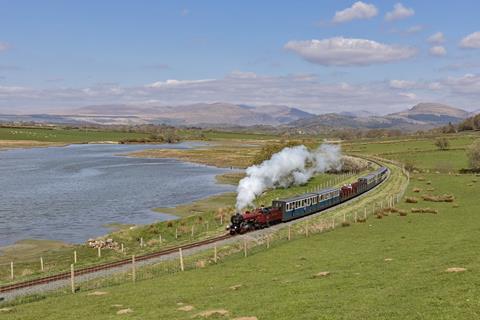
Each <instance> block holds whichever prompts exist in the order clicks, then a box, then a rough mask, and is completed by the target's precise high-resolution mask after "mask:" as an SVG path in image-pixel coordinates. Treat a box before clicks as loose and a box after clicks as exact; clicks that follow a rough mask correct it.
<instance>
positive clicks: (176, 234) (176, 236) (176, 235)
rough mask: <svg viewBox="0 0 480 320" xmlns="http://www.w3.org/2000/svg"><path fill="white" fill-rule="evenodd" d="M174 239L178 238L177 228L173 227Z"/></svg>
mask: <svg viewBox="0 0 480 320" xmlns="http://www.w3.org/2000/svg"><path fill="white" fill-rule="evenodd" d="M175 239H178V228H175Z"/></svg>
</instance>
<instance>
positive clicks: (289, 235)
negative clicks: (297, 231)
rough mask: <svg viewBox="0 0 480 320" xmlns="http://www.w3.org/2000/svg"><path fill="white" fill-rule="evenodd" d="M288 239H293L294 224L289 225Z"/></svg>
mask: <svg viewBox="0 0 480 320" xmlns="http://www.w3.org/2000/svg"><path fill="white" fill-rule="evenodd" d="M288 240H289V241H290V240H292V226H291V225H290V224H289V225H288Z"/></svg>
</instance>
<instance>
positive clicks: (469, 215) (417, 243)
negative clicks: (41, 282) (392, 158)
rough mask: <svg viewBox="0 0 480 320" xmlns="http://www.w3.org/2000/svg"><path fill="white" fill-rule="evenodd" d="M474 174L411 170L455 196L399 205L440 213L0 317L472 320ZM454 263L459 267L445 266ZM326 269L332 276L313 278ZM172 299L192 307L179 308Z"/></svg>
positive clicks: (372, 223)
mask: <svg viewBox="0 0 480 320" xmlns="http://www.w3.org/2000/svg"><path fill="white" fill-rule="evenodd" d="M418 178H420V179H418ZM473 180H476V177H474V176H471V175H462V176H451V175H444V174H422V175H417V176H415V177H413V178H412V182H411V184H410V187H409V191H408V196H417V197H418V194H419V193H416V192H413V189H414V188H421V189H423V190H426V189H427V188H430V189H431V188H435V190H434V191H431V192H430V193H434V194H443V193H451V194H454V195H455V201H454V202H453V203H445V202H442V203H432V202H426V201H420V202H419V203H417V204H406V203H403V204H401V206H400V207H401V208H403V209H405V210H407V211H409V210H410V209H411V208H412V207H427V206H428V207H432V208H435V209H437V210H438V214H427V213H423V214H418V213H410V212H409V213H408V215H407V216H405V217H402V216H399V215H397V214H391V215H390V216H388V217H384V218H383V219H374V218H371V219H369V220H368V222H367V223H363V224H360V223H359V224H354V225H352V226H350V227H347V228H340V229H338V230H336V231H335V232H329V233H325V234H321V235H314V236H311V237H310V238H305V239H297V240H295V241H291V242H284V243H281V244H279V245H278V246H274V247H272V248H271V249H270V250H264V251H260V252H258V253H256V254H254V255H253V256H250V257H248V258H243V257H242V256H241V255H237V256H234V257H232V258H230V259H228V260H227V261H225V262H223V263H220V264H219V265H217V266H211V267H208V268H205V269H200V270H194V271H187V272H185V273H182V274H175V275H170V276H165V277H160V278H156V279H152V280H149V281H143V282H139V283H137V284H135V285H132V284H124V285H120V286H115V287H111V288H107V289H106V290H105V291H106V292H107V294H106V295H103V296H87V295H86V293H80V294H77V295H61V296H57V297H50V298H47V299H45V300H42V301H38V302H33V303H28V304H21V305H17V306H13V307H12V308H13V309H12V310H11V311H10V312H8V313H5V315H4V317H5V318H6V319H36V317H37V316H38V315H39V314H42V318H43V319H62V318H75V319H84V318H86V317H88V316H87V315H88V314H95V318H96V319H111V318H114V317H117V315H116V312H117V310H118V309H119V308H130V309H131V310H132V311H133V312H132V313H130V314H126V315H124V316H123V317H125V318H131V319H159V318H162V319H190V318H192V316H194V315H196V314H198V313H200V312H204V311H208V310H218V309H222V310H226V311H228V312H229V315H228V316H225V317H219V318H225V319H233V318H235V317H246V316H256V317H257V318H258V319H338V318H341V319H475V318H477V317H478V315H479V313H480V304H479V302H478V296H479V294H480V288H479V287H478V286H477V285H476V283H477V282H478V272H479V270H480V258H479V257H478V254H477V252H478V250H479V245H478V243H477V241H476V234H477V233H478V229H479V228H480V222H479V221H478V217H477V215H476V211H475V208H476V205H477V201H476V191H475V190H476V188H475V187H474V186H471V187H468V188H467V187H465V186H467V185H468V184H472V181H473ZM473 184H475V182H473ZM459 190H462V191H464V192H459ZM423 192H425V191H422V192H421V193H423ZM457 206H458V207H457ZM452 267H462V268H466V271H465V272H459V273H449V272H446V270H447V269H448V268H452ZM323 271H327V272H329V273H330V274H329V275H328V276H325V277H315V275H316V274H317V273H319V272H323ZM232 287H233V288H236V289H235V290H234V289H232ZM246 302H249V303H246ZM179 303H183V304H184V305H191V306H193V307H194V309H193V310H192V311H179V310H178V308H179V307H181V306H180V305H179ZM119 304H120V305H122V307H118V306H114V305H119ZM213 318H215V317H213Z"/></svg>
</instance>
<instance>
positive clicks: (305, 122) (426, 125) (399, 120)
mask: <svg viewBox="0 0 480 320" xmlns="http://www.w3.org/2000/svg"><path fill="white" fill-rule="evenodd" d="M468 115H469V113H468V112H467V111H465V110H462V109H458V108H454V107H450V106H447V105H443V104H435V103H419V104H417V105H415V106H413V107H412V108H410V109H408V110H405V111H402V112H397V113H391V114H388V115H386V116H375V115H369V114H365V113H360V114H359V115H355V113H345V112H344V113H342V114H337V113H330V114H322V115H318V116H315V117H311V118H306V119H300V120H296V121H293V122H291V123H289V126H291V127H294V128H299V129H302V130H304V131H306V132H321V131H326V130H332V129H399V130H405V131H416V130H426V129H432V128H435V127H438V126H442V125H444V124H446V123H449V122H452V123H458V122H460V121H462V120H464V119H465V118H467V117H468Z"/></svg>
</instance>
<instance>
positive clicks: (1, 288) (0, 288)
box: [0, 160, 390, 293]
mask: <svg viewBox="0 0 480 320" xmlns="http://www.w3.org/2000/svg"><path fill="white" fill-rule="evenodd" d="M370 161H371V160H370ZM372 162H374V163H376V164H379V163H378V162H377V161H372ZM387 172H388V175H387V178H386V179H385V180H383V181H382V182H381V183H379V184H378V185H376V186H375V187H374V188H373V189H371V190H368V191H366V192H364V193H362V194H359V195H357V196H355V197H353V198H350V199H348V200H346V201H345V202H343V204H345V203H348V202H350V201H351V200H353V199H354V198H357V197H358V196H362V195H365V194H368V193H370V192H371V191H373V190H374V189H376V188H377V187H378V186H380V185H381V184H383V182H385V181H387V180H388V178H389V176H390V170H388V171H387ZM341 204H342V203H339V204H337V205H335V206H333V207H331V208H334V207H337V206H338V205H341ZM331 208H330V209H331ZM327 210H329V209H327ZM322 211H324V210H322ZM322 211H319V212H317V213H314V214H318V213H320V212H322ZM310 215H312V214H310ZM310 215H309V216H310ZM306 217H307V216H305V217H302V218H299V219H295V220H303V219H304V218H306ZM287 223H288V222H287ZM231 237H234V236H232V235H230V234H224V235H221V236H218V237H214V238H210V239H205V240H202V241H199V242H195V243H189V244H185V245H180V246H175V247H172V248H168V249H165V250H162V251H157V252H152V253H147V254H144V255H140V256H136V257H135V260H136V261H145V260H149V259H153V258H158V257H161V256H165V255H169V254H172V253H175V252H178V250H179V249H182V250H185V249H191V248H196V247H201V246H204V245H208V244H212V243H215V242H217V241H222V240H226V239H229V238H231ZM130 263H132V260H131V259H130V258H125V259H121V260H117V261H112V262H108V263H104V264H100V265H96V266H91V267H85V268H82V269H78V270H75V271H74V272H75V276H81V275H85V274H90V273H95V272H98V271H102V270H108V269H113V268H118V267H122V266H125V265H128V264H130ZM70 277H71V273H70V272H62V273H58V274H55V275H51V276H47V277H43V278H38V279H32V280H28V281H22V282H18V283H13V284H9V285H5V286H0V293H7V292H12V291H15V290H19V289H24V288H30V287H35V286H39V285H43V284H48V283H51V282H55V281H60V280H67V279H69V278H70Z"/></svg>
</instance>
